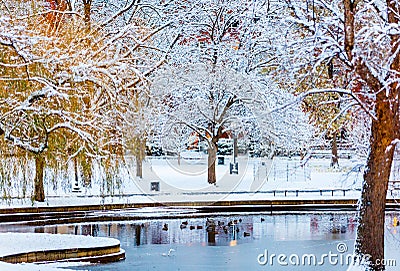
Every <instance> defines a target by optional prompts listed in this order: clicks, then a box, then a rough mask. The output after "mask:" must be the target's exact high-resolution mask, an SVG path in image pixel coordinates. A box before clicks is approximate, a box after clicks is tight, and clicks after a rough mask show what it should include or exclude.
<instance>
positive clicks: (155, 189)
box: [150, 182, 160, 191]
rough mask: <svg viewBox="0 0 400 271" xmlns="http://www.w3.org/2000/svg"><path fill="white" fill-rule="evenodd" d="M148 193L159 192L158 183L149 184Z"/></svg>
mask: <svg viewBox="0 0 400 271" xmlns="http://www.w3.org/2000/svg"><path fill="white" fill-rule="evenodd" d="M150 191H160V182H151V183H150Z"/></svg>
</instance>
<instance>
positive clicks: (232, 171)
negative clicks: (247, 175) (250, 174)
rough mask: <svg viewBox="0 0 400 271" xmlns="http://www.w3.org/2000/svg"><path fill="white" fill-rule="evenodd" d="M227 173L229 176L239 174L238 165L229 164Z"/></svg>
mask: <svg viewBox="0 0 400 271" xmlns="http://www.w3.org/2000/svg"><path fill="white" fill-rule="evenodd" d="M229 173H230V174H239V164H238V162H236V163H230V164H229Z"/></svg>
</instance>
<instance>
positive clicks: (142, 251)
mask: <svg viewBox="0 0 400 271" xmlns="http://www.w3.org/2000/svg"><path fill="white" fill-rule="evenodd" d="M392 218H393V214H391V215H388V216H387V222H388V223H387V224H388V225H390V221H391V219H392ZM0 231H1V232H6V231H14V232H47V233H59V234H60V233H61V234H84V235H93V236H109V237H114V238H117V239H119V240H120V241H121V247H122V248H123V249H125V251H126V260H125V261H121V262H117V263H111V264H100V265H89V266H80V267H72V268H73V269H76V270H90V271H106V270H107V271H111V270H112V271H128V270H129V271H130V270H163V271H165V270H347V268H348V266H347V263H348V262H349V261H350V260H349V256H350V257H351V253H352V251H353V247H354V239H355V237H356V223H355V215H354V213H340V212H339V213H335V214H295V215H293V214H280V215H277V214H275V215H268V214H257V215H254V214H247V215H246V214H231V215H222V214H221V215H217V214H210V215H209V216H206V217H200V218H193V217H191V218H179V219H160V220H136V221H123V222H100V223H88V224H85V223H81V224H67V225H52V226H24V225H10V224H4V225H0ZM387 235H388V236H389V237H390V238H389V239H390V240H391V241H390V242H387V245H386V249H387V250H388V248H389V251H390V253H389V255H390V256H393V255H395V256H396V255H397V254H398V253H397V251H399V242H398V241H397V240H398V239H397V237H398V236H399V234H398V233H397V231H396V228H393V229H392V228H390V227H389V226H388V230H387ZM387 239H388V238H387ZM279 254H282V255H284V256H286V258H281V259H280V262H279V261H278V255H279ZM324 254H326V255H327V256H324ZM392 254H393V255H392ZM273 255H276V256H273ZM329 255H332V256H331V257H332V258H329ZM335 255H336V257H335ZM314 256H315V258H313V257H314ZM282 257H283V256H282ZM309 261H310V262H309ZM399 264H400V259H399ZM69 268H71V267H69ZM387 270H395V269H390V268H388V269H387Z"/></svg>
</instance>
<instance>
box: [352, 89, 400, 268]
mask: <svg viewBox="0 0 400 271" xmlns="http://www.w3.org/2000/svg"><path fill="white" fill-rule="evenodd" d="M377 96H378V97H377V104H376V117H377V120H374V121H373V122H372V130H371V138H370V144H371V151H370V154H369V157H368V162H367V168H366V170H365V173H364V184H363V188H362V200H361V206H360V214H359V217H360V221H359V222H360V223H359V226H358V234H357V241H356V252H357V254H358V255H360V256H365V255H371V258H370V264H369V268H370V270H384V269H385V266H384V265H381V264H380V263H378V262H379V261H380V260H382V259H384V229H385V227H384V223H385V205H386V193H387V188H388V182H389V175H390V169H391V165H392V160H393V153H394V148H395V146H393V145H392V141H393V139H394V138H395V133H396V132H395V129H396V127H397V124H396V121H397V120H396V117H395V116H396V115H397V114H393V112H392V110H391V104H390V102H389V101H388V99H387V98H386V97H385V96H386V95H385V92H384V91H382V92H380V93H379V94H378V95H377ZM395 110H396V109H395ZM376 263H377V264H376Z"/></svg>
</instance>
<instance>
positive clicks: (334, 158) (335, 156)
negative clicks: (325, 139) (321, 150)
mask: <svg viewBox="0 0 400 271" xmlns="http://www.w3.org/2000/svg"><path fill="white" fill-rule="evenodd" d="M331 167H339V157H338V147H337V132H336V131H335V132H334V133H333V138H332V158H331Z"/></svg>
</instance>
